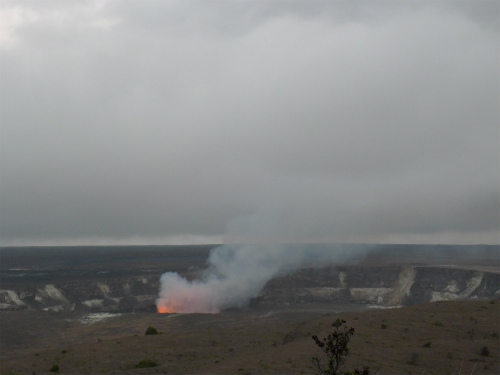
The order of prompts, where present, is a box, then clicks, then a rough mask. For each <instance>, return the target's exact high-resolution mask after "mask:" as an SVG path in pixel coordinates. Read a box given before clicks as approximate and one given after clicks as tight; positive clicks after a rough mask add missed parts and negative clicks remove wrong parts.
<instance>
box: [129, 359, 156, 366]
mask: <svg viewBox="0 0 500 375" xmlns="http://www.w3.org/2000/svg"><path fill="white" fill-rule="evenodd" d="M156 366H158V363H157V362H156V361H153V360H151V359H143V360H142V361H139V362H137V363H136V364H135V365H134V368H149V367H156Z"/></svg>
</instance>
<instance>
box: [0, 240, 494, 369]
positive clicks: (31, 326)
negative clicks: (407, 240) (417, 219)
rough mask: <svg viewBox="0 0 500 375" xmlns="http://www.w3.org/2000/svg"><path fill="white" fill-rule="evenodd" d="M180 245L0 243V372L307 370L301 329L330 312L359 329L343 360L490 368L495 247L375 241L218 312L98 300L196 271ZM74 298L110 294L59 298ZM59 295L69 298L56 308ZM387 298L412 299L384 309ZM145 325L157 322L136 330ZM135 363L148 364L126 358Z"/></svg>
mask: <svg viewBox="0 0 500 375" xmlns="http://www.w3.org/2000/svg"><path fill="white" fill-rule="evenodd" d="M167 250H168V249H167ZM182 250H183V253H182V254H184V255H183V256H177V255H176V254H178V252H177V251H178V249H170V250H168V251H170V253H169V256H168V257H164V250H162V249H156V248H155V249H150V250H148V251H149V253H148V252H147V251H146V252H142V253H138V252H137V251H135V250H134V251H132V250H131V251H125V252H124V251H123V249H116V250H113V251H106V252H104V253H103V252H100V251H98V250H95V254H94V253H92V251H93V250H92V251H91V252H90V254H91V255H92V254H94V255H92V256H90V257H89V256H88V254H89V253H87V254H86V255H85V256H84V255H82V254H81V253H79V252H75V253H74V254H73V255H72V256H69V255H68V256H66V257H63V258H61V257H60V256H59V255H58V254H60V253H59V252H57V251H55V250H54V251H52V250H49V251H47V252H35V253H33V251H32V250H31V249H27V250H24V252H23V251H21V252H19V253H12V252H10V253H9V252H4V251H3V250H2V252H0V255H1V256H2V258H1V260H2V262H1V271H2V273H1V275H0V276H1V282H2V285H1V288H0V289H2V293H3V294H2V296H3V298H4V300H3V303H4V306H6V308H4V309H2V310H1V311H0V349H1V354H0V374H52V373H54V372H52V371H51V370H56V369H57V373H60V374H241V375H248V374H313V373H314V369H313V368H312V363H311V357H312V356H314V355H316V354H318V351H317V350H318V349H317V347H316V346H315V344H314V342H313V340H312V339H311V335H314V334H317V335H319V336H320V337H322V335H324V334H326V333H327V332H328V331H329V329H330V328H331V323H332V322H333V321H334V320H335V319H336V318H343V319H345V320H346V321H347V324H348V325H349V326H352V327H354V328H355V330H356V331H355V334H354V336H353V338H352V340H351V345H350V348H351V352H350V356H349V361H348V363H346V369H351V368H353V367H354V366H356V367H360V366H362V365H367V366H369V367H370V368H371V369H372V370H373V371H376V373H377V374H457V375H458V374H497V373H499V371H500V368H499V366H500V362H499V357H500V341H499V335H500V327H499V324H500V300H499V297H500V295H499V293H498V291H499V290H500V287H499V277H498V276H499V270H500V267H499V264H498V262H499V260H498V248H487V249H486V250H485V251H483V253H481V252H478V251H473V252H472V253H473V254H474V257H471V256H470V254H469V252H467V251H466V250H467V249H462V248H459V249H458V250H457V249H452V250H453V251H451V250H450V249H449V248H444V249H442V250H443V251H440V252H435V250H436V249H432V251H430V250H429V251H427V250H428V249H427V250H426V249H423V250H422V249H420V248H415V250H414V251H413V252H407V253H406V254H407V255H408V256H406V257H401V254H402V253H401V252H400V250H401V249H400V248H391V247H389V248H384V249H382V250H383V251H382V252H379V253H378V255H377V254H375V253H370V254H369V256H367V257H366V258H365V259H363V260H362V261H361V262H359V263H358V264H357V265H343V266H339V267H325V268H321V269H302V270H299V271H297V272H296V273H294V274H293V275H285V276H282V277H279V278H276V279H274V280H272V281H270V282H269V283H268V285H267V286H266V288H265V290H264V291H263V293H262V294H261V295H260V296H259V297H258V298H256V299H254V300H253V301H252V303H251V304H250V306H249V307H248V308H246V309H233V310H226V311H223V312H222V313H220V314H156V313H155V312H154V306H149V305H150V304H151V301H154V298H155V296H154V295H152V296H151V298H152V300H151V301H148V300H145V301H146V302H147V303H146V305H144V306H145V307H144V308H138V309H135V312H133V311H134V309H130V308H129V305H126V304H123V303H121V304H119V305H117V306H115V305H113V304H112V302H109V301H114V300H115V299H117V298H118V297H119V295H118V294H113V293H119V292H120V291H121V292H120V293H123V288H121V287H119V286H120V285H122V286H123V285H124V283H125V284H127V283H128V284H127V285H130V287H128V288H125V289H126V290H130V293H131V294H130V301H132V302H133V303H136V304H137V302H138V301H139V302H140V300H139V297H140V296H141V295H144V293H149V294H151V293H153V294H154V293H155V292H156V291H157V284H156V285H154V284H152V283H151V282H149V281H148V280H157V278H158V275H157V274H160V273H161V271H165V270H171V271H176V272H180V273H183V274H186V275H190V274H196V272H197V271H196V270H197V269H199V268H201V267H203V263H204V259H205V258H206V255H207V254H208V250H209V247H203V248H193V249H182ZM469 250H470V249H469ZM473 250H474V249H473ZM483 250H484V249H483ZM6 254H7V255H6ZM33 254H35V255H36V256H32V255H33ZM54 254H55V255H57V256H56V258H54V256H53V255H54ZM67 254H69V253H67ZM103 254H104V256H103ZM148 254H149V255H148ZM478 254H479V255H480V256H478ZM26 255H28V256H27V257H25V258H23V257H24V256H26ZM117 255H120V257H117ZM54 259H56V260H57V261H56V262H54ZM343 267H344V268H343ZM19 275H24V276H19ZM131 280H132V281H133V280H135V281H136V284H133V283H132V281H131ZM145 280H146V281H145ZM148 282H149V284H148ZM114 285H115V287H116V289H113V286H114ZM107 287H109V288H108V289H106V288H107ZM72 288H73V289H72ZM141 288H142V289H141ZM151 290H153V292H151ZM13 293H14V294H13ZM30 293H32V295H31V294H30ZM58 293H59V294H60V295H59V294H58ZM92 293H94V294H96V293H97V294H99V293H100V295H97V294H96V295H92ZM80 294H84V295H85V296H84V298H83V297H82V296H80ZM61 296H62V297H61ZM80 297H82V298H80ZM122 297H123V295H122ZM16 298H19V299H20V301H21V302H19V301H17V300H16ZM78 298H80V299H81V300H83V301H84V302H86V301H94V300H95V299H97V298H101V299H102V300H104V301H105V302H106V303H107V302H109V303H110V304H106V303H104V304H101V305H99V306H98V308H94V307H93V306H92V305H91V304H90V303H87V304H85V303H80V302H78V303H76V302H75V303H69V302H71V301H77V300H78ZM123 298H125V297H123ZM21 299H22V300H21ZM63 299H67V300H70V299H71V301H69V302H68V303H67V304H66V305H63V307H65V308H63V309H62V310H60V311H56V310H57V309H56V308H54V307H57V306H59V305H60V304H61V301H62V300H63ZM446 299H452V301H446ZM430 300H433V301H436V302H432V303H429V302H428V301H430ZM398 301H399V302H401V301H402V302H404V303H405V304H410V306H405V307H400V308H387V307H389V306H392V305H394V304H398V303H396V302H398ZM132 302H131V303H132ZM12 306H13V307H14V308H12ZM72 306H77V307H76V308H73V307H72ZM138 306H139V305H138ZM140 306H142V305H140ZM148 306H149V307H148ZM66 307H68V308H66ZM69 307H71V308H69ZM123 307H125V308H123ZM374 307H376V308H374ZM120 308H122V309H120ZM150 325H151V326H154V327H155V328H156V329H157V330H158V331H159V332H160V333H159V334H158V335H148V336H146V335H145V331H146V329H147V328H148V327H149V326H150ZM141 361H150V362H149V365H151V366H152V365H153V364H154V366H152V367H146V368H136V365H138V364H139V363H140V362H141ZM146 363H147V362H146ZM55 366H57V368H56V367H55Z"/></svg>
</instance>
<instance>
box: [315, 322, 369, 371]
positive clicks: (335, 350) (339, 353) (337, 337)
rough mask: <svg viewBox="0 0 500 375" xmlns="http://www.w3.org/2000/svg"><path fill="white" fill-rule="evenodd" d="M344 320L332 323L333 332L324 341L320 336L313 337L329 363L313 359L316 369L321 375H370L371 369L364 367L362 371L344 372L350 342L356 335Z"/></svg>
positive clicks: (316, 357)
mask: <svg viewBox="0 0 500 375" xmlns="http://www.w3.org/2000/svg"><path fill="white" fill-rule="evenodd" d="M345 323H346V321H345V320H343V319H337V320H335V321H334V322H333V323H332V327H333V332H330V333H329V334H328V336H327V337H324V338H323V339H322V340H320V339H319V338H318V336H316V335H315V336H312V339H313V340H314V342H315V343H316V345H317V346H318V347H319V348H320V349H321V350H322V351H323V353H324V354H325V355H326V359H327V363H326V364H324V362H323V361H322V360H321V358H319V357H318V356H314V357H313V358H312V363H313V366H314V368H315V369H316V370H317V372H318V374H319V375H369V374H370V369H369V368H368V367H363V369H362V370H359V369H357V368H356V369H354V370H353V371H342V367H343V366H344V364H345V361H346V359H347V356H348V355H349V347H348V346H347V345H348V344H349V341H350V340H351V337H352V335H353V334H354V328H353V327H350V328H347V327H346V326H344V324H345Z"/></svg>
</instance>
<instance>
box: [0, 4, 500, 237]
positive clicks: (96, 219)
mask: <svg viewBox="0 0 500 375" xmlns="http://www.w3.org/2000/svg"><path fill="white" fill-rule="evenodd" d="M0 11H1V15H0V19H1V20H2V22H0V24H2V25H3V26H2V27H1V29H0V43H1V44H0V46H1V48H0V52H1V60H0V69H1V78H0V102H1V104H0V111H1V112H0V114H1V117H0V120H1V139H0V141H1V150H0V168H1V181H0V204H1V214H0V215H1V222H0V225H1V229H0V230H1V241H2V244H3V245H8V244H22V243H33V244H36V243H89V242H92V243H128V242H137V243H151V242H153V243H154V242H169V241H173V242H177V241H181V242H182V239H185V240H186V241H202V242H203V241H211V240H212V241H221V240H230V239H237V238H246V239H250V240H254V241H260V240H263V239H265V240H271V239H277V240H280V241H281V240H283V241H335V242H343V241H346V242H347V241H357V242H371V241H373V242H393V241H396V242H445V243H468V242H482V243H498V242H499V227H500V219H499V212H500V191H499V189H500V188H499V186H500V161H499V153H498V150H499V139H500V134H499V133H500V130H499V127H498V124H499V120H500V115H499V113H500V112H499V104H498V103H499V98H500V87H499V82H500V77H499V76H500V74H499V73H500V71H499V69H498V45H499V39H500V38H499V28H498V19H499V17H498V15H499V5H498V3H497V2H494V1H492V2H474V3H472V2H467V3H457V2H450V3H442V2H440V3H439V4H434V3H431V2H428V3H427V2H426V3H421V2H419V4H410V3H409V2H404V3H399V2H398V3H396V2H394V3H379V4H372V3H368V2H321V1H318V2H306V1H286V2H246V1H242V2H240V1H238V2H209V3H208V4H207V3H206V2H181V1H179V2H176V1H174V2H170V1H169V2H137V1H130V2H127V1H123V2H85V3H73V2H58V1H55V2H42V3H40V2H32V3H31V2H22V3H21V4H17V3H16V2H5V3H3V5H2V8H1V10H0Z"/></svg>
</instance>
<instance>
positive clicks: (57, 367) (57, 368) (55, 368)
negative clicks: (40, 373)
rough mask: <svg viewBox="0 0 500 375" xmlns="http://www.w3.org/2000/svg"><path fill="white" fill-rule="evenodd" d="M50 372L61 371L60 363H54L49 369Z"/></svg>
mask: <svg viewBox="0 0 500 375" xmlns="http://www.w3.org/2000/svg"><path fill="white" fill-rule="evenodd" d="M49 371H50V372H58V371H59V366H58V365H52V367H51V368H50V369H49Z"/></svg>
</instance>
